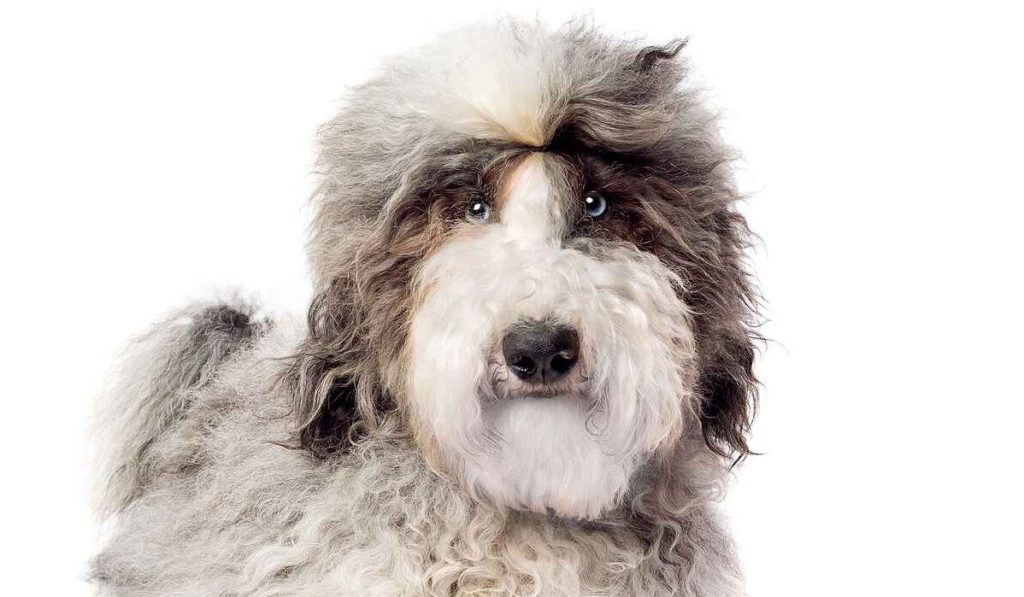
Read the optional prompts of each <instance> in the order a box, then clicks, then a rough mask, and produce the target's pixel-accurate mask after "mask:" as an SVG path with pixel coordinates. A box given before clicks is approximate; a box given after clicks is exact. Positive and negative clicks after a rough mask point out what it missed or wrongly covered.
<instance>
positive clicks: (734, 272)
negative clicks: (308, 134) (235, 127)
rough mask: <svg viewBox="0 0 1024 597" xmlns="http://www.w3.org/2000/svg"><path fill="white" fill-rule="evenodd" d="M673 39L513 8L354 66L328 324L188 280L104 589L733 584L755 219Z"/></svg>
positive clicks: (117, 424) (523, 590)
mask: <svg viewBox="0 0 1024 597" xmlns="http://www.w3.org/2000/svg"><path fill="white" fill-rule="evenodd" d="M466 48H470V49H471V50H473V51H472V52H470V53H465V50H466ZM678 49H679V46H672V47H667V48H642V49H641V48H635V47H633V46H632V45H631V44H629V43H623V42H613V41H612V40H609V39H607V38H604V37H602V36H600V35H598V34H596V33H594V32H592V31H590V30H589V29H587V28H566V29H561V30H558V31H554V32H551V31H547V30H545V29H543V28H541V27H539V26H536V25H516V24H501V25H498V26H497V27H494V28H490V29H486V30H484V31H483V32H480V31H479V30H473V31H469V32H462V33H458V34H455V35H454V36H451V37H449V38H447V39H446V40H445V41H444V42H443V43H441V44H439V45H438V46H436V47H434V48H433V49H428V50H426V51H425V55H426V56H427V57H426V58H420V59H416V60H408V61H398V62H396V63H393V64H392V65H391V69H390V70H389V71H388V73H387V75H386V76H382V77H381V78H378V79H375V80H374V81H372V82H371V83H370V84H368V85H366V86H364V87H362V88H360V89H358V90H356V91H355V92H354V94H353V96H352V97H351V98H350V101H349V106H348V107H347V108H346V110H345V111H343V112H342V115H341V116H339V118H338V119H336V120H335V121H333V122H332V123H329V124H328V125H327V126H326V127H325V128H324V130H323V132H322V146H323V151H322V156H321V165H322V167H323V171H324V172H323V174H324V182H323V184H322V186H321V189H320V192H319V201H320V204H319V206H320V207H319V210H320V211H319V213H318V217H317V221H316V232H315V235H314V239H313V244H312V247H311V249H312V255H313V262H314V266H315V270H316V274H317V298H316V300H315V301H314V304H313V306H312V307H311V309H310V316H309V318H308V321H307V322H306V323H305V324H302V323H299V322H295V321H290V320H283V321H278V322H270V321H261V320H257V319H255V317H254V316H253V314H252V310H251V309H250V308H248V307H246V306H244V305H210V306H205V307H201V306H200V307H194V308H191V309H189V310H186V311H185V312H182V313H180V314H177V315H175V316H174V317H172V318H171V319H170V320H168V321H166V322H164V323H162V324H159V325H158V326H157V327H156V328H155V329H154V330H153V331H152V332H151V333H150V334H148V335H147V336H145V337H144V338H142V339H141V340H140V341H139V343H138V346H137V349H136V353H135V356H133V357H132V358H131V359H130V360H129V361H128V362H127V363H126V365H125V367H124V371H123V375H122V377H121V381H120V382H119V385H118V386H116V387H115V388H114V389H113V390H112V392H111V396H110V401H109V406H110V409H111V410H110V412H111V413H112V414H111V418H110V419H109V420H108V422H107V429H108V431H109V432H110V434H111V435H112V437H113V439H112V441H110V442H109V449H110V453H109V454H108V458H107V461H108V463H109V465H110V470H109V471H108V497H107V506H108V508H109V510H110V511H111V512H113V513H116V514H117V516H118V525H117V528H116V529H115V532H114V536H113V538H112V539H111V541H110V543H109V545H108V546H107V547H106V548H105V550H104V551H103V552H102V553H101V554H100V555H99V556H98V557H97V559H96V560H95V562H94V576H95V578H96V579H97V580H98V581H99V582H100V584H101V586H102V587H103V588H104V589H105V590H107V591H109V592H110V593H112V594H117V595H171V594H178V595H194V594H202V595H207V594H209V595H423V594H429V595H455V594H459V595H462V594H487V595H530V594H537V595H623V594H627V595H685V596H725V595H736V594H739V593H740V592H741V589H740V580H739V576H740V575H739V572H738V569H737V565H736V562H735V559H734V556H733V551H732V547H731V543H730V541H729V539H728V538H727V536H726V535H725V534H724V533H723V531H722V529H721V528H720V526H719V524H718V522H717V520H716V516H715V514H714V511H713V504H714V501H715V498H716V497H717V495H718V494H719V491H720V489H721V486H722V484H723V481H724V477H725V475H726V472H727V470H728V467H729V459H728V458H725V455H726V454H727V453H729V452H732V453H733V454H736V455H740V456H742V455H743V454H744V453H745V452H746V444H745V442H744V440H743V435H744V433H745V431H746V428H747V425H748V424H749V407H750V403H751V401H752V393H753V383H754V382H753V376H752V374H751V371H750V366H751V360H752V349H751V345H750V341H751V334H750V332H749V327H748V326H749V323H750V321H749V320H750V318H751V316H752V313H751V307H750V304H751V300H752V292H751V289H750V287H749V284H748V282H747V279H746V275H745V273H744V271H743V268H742V265H741V263H740V259H741V255H742V249H743V247H744V244H745V242H746V229H745V226H744V224H743V221H742V219H741V218H740V217H739V216H738V215H737V214H736V213H735V212H734V211H733V208H732V204H733V202H734V200H735V193H734V191H733V190H732V188H731V185H730V184H729V178H728V173H727V172H723V171H722V166H723V164H724V163H725V162H726V155H725V154H724V152H723V151H722V150H721V149H720V148H719V146H718V144H717V143H716V142H715V138H714V134H713V129H712V120H711V119H709V118H707V117H706V116H705V115H704V113H703V112H701V111H700V109H699V107H698V106H697V104H696V103H695V98H694V96H693V94H692V92H686V91H682V90H680V89H679V81H680V78H681V76H682V70H681V68H680V67H679V65H678V63H677V62H675V59H674V56H675V53H676V51H678ZM460 52H462V53H460ZM438 65H440V66H438ZM395 98H402V99H401V100H400V101H399V100H397V99H395ZM580 197H582V199H578V198H580Z"/></svg>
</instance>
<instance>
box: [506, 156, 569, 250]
mask: <svg viewBox="0 0 1024 597" xmlns="http://www.w3.org/2000/svg"><path fill="white" fill-rule="evenodd" d="M499 204H500V208H501V213H500V215H499V217H500V218H501V223H502V224H503V225H504V226H505V228H506V234H507V237H508V239H509V240H515V241H519V242H523V243H555V242H557V241H558V240H559V239H560V238H561V234H562V225H561V220H562V215H561V210H560V208H559V203H558V201H556V199H555V197H554V194H553V192H552V188H551V178H550V175H549V172H548V169H547V167H546V166H545V164H544V155H543V154H540V153H535V154H532V155H530V156H528V157H526V158H525V159H524V160H523V161H522V162H520V163H519V164H518V165H517V166H516V168H515V170H513V171H512V173H511V174H509V176H508V179H507V180H506V181H505V183H504V184H503V185H502V193H501V197H500V201H499Z"/></svg>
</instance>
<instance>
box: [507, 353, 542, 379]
mask: <svg viewBox="0 0 1024 597" xmlns="http://www.w3.org/2000/svg"><path fill="white" fill-rule="evenodd" d="M509 368H510V369H512V372H513V373H515V374H516V376H517V377H519V378H520V379H526V378H528V377H532V376H533V374H534V373H536V372H537V363H535V362H534V361H533V359H531V358H530V357H528V356H526V355H520V356H519V357H518V358H516V359H515V360H514V361H512V362H511V363H510V364H509Z"/></svg>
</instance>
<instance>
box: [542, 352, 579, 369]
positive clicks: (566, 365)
mask: <svg viewBox="0 0 1024 597" xmlns="http://www.w3.org/2000/svg"><path fill="white" fill-rule="evenodd" d="M575 364H576V353H575V352H574V351H567V350H565V351H562V352H560V353H558V354H556V355H555V356H553V357H551V362H550V363H549V364H548V366H549V367H550V368H551V371H552V372H554V373H556V374H558V375H564V374H566V373H568V372H569V370H570V369H572V367H573V365H575Z"/></svg>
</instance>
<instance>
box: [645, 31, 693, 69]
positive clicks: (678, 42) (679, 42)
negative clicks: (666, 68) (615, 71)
mask: <svg viewBox="0 0 1024 597" xmlns="http://www.w3.org/2000/svg"><path fill="white" fill-rule="evenodd" d="M686 42H687V40H685V39H674V40H672V41H670V42H668V43H667V44H665V45H663V46H647V47H646V48H644V49H642V50H640V52H638V53H637V55H636V60H635V61H634V62H633V64H634V66H635V67H636V69H637V70H638V71H640V72H642V73H643V72H647V71H649V70H651V69H652V68H653V67H654V66H655V65H656V64H658V63H659V62H662V61H665V60H672V59H673V58H675V57H676V55H677V54H679V52H680V51H681V50H682V49H683V48H684V47H686Z"/></svg>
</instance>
